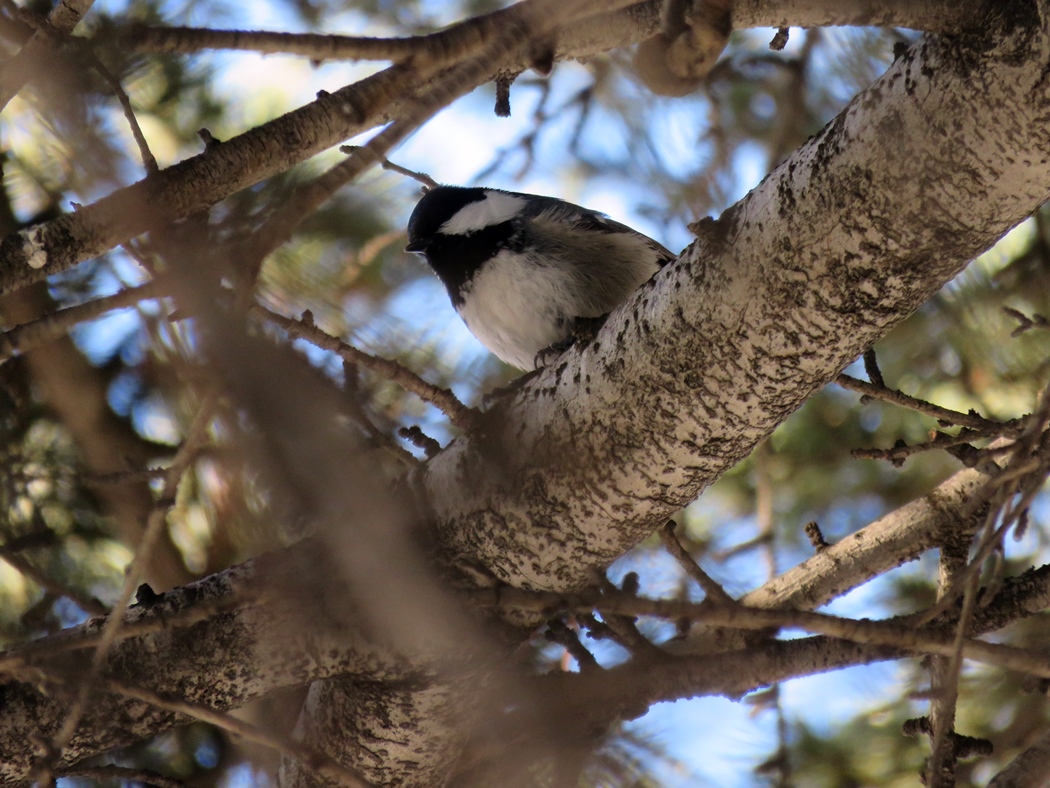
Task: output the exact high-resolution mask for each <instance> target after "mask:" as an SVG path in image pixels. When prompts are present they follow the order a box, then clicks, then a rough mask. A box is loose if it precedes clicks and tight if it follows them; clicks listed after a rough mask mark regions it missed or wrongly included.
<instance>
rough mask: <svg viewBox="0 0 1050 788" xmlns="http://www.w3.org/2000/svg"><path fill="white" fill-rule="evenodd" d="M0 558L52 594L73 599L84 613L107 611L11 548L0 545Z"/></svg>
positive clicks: (102, 612) (91, 598)
mask: <svg viewBox="0 0 1050 788" xmlns="http://www.w3.org/2000/svg"><path fill="white" fill-rule="evenodd" d="M0 560H3V561H6V562H7V563H8V564H10V565H11V566H13V567H14V568H15V569H17V570H18V571H19V572H21V573H22V574H23V575H25V576H26V577H28V578H29V579H30V580H32V581H33V582H35V583H36V584H37V585H39V586H40V587H42V588H45V589H47V590H48V591H50V592H51V593H52V594H55V595H57V596H64V597H66V598H68V599H71V600H73V601H74V602H75V603H76V605H77V607H79V608H80V609H81V610H83V611H84V612H85V613H90V614H91V615H93V616H104V615H106V614H107V613H109V608H108V607H106V606H105V605H103V604H102V603H101V602H99V601H98V600H97V599H95V597H93V596H87V595H86V594H83V593H81V592H80V591H78V590H76V589H75V588H69V587H67V586H65V585H63V584H62V583H60V582H59V581H58V580H56V579H55V578H53V577H51V576H50V575H48V574H47V573H46V572H44V571H42V570H40V569H38V568H37V567H35V566H34V565H33V564H32V563H30V562H29V561H27V560H26V559H25V558H24V557H23V556H21V555H20V554H18V553H16V552H14V551H12V550H8V549H6V548H4V547H0Z"/></svg>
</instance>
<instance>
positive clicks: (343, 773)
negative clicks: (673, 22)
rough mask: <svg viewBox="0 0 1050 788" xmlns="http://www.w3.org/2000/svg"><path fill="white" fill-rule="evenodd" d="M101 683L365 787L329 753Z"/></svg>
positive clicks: (139, 690)
mask: <svg viewBox="0 0 1050 788" xmlns="http://www.w3.org/2000/svg"><path fill="white" fill-rule="evenodd" d="M103 684H104V685H105V687H106V689H108V690H109V691H110V692H115V693H118V694H120V695H124V696H126V697H129V698H135V699H136V700H140V701H142V702H144V703H149V704H150V705H152V706H156V707H158V708H161V709H165V710H167V711H172V712H175V713H176V714H185V715H186V716H188V717H192V718H194V719H197V720H201V721H202V722H207V723H209V724H211V725H215V726H216V727H219V728H222V729H223V730H225V731H229V732H230V733H232V734H234V735H236V736H240V737H241V738H243V739H246V740H248V741H250V742H254V743H255V744H261V745H262V746H264V747H268V748H270V749H271V750H274V751H275V752H278V753H280V754H281V755H282V756H284V757H286V758H294V759H295V760H297V761H299V762H300V763H302V764H304V765H305V766H307V767H308V768H309V769H310V770H311V771H314V772H317V773H318V774H320V775H322V776H324V777H327V778H328V779H330V780H334V781H335V782H336V783H338V784H339V785H344V786H347V787H348V788H368V786H369V785H370V783H369V782H368V781H367V780H365V779H364V778H363V777H361V775H359V774H357V773H356V772H354V771H353V770H351V769H349V768H347V767H346V766H343V765H342V764H341V763H339V762H338V761H336V760H335V759H334V758H332V757H331V756H330V755H327V754H325V753H322V752H320V751H318V750H315V749H313V748H311V747H308V746H307V745H305V744H301V743H300V742H297V741H294V740H292V739H290V738H287V737H285V736H281V735H279V734H277V733H271V732H269V731H265V730H263V729H262V728H260V727H259V726H257V725H252V724H251V723H248V722H245V721H244V720H239V719H237V718H236V717H233V716H231V715H229V714H226V713H224V712H221V711H216V710H214V709H209V708H207V707H205V706H199V705H197V704H194V703H187V702H186V701H184V700H180V699H178V698H173V697H171V696H169V695H161V694H160V693H157V692H153V691H152V690H148V689H146V688H144V687H137V686H134V685H131V684H127V683H125V682H123V681H117V680H116V679H105V680H104V681H103Z"/></svg>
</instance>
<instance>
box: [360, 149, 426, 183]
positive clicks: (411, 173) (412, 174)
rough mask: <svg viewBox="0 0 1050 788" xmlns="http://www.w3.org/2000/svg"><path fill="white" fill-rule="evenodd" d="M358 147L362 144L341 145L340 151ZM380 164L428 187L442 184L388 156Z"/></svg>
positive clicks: (385, 168)
mask: <svg viewBox="0 0 1050 788" xmlns="http://www.w3.org/2000/svg"><path fill="white" fill-rule="evenodd" d="M358 147H360V146H358V145H340V146H339V152H340V153H345V154H347V155H349V154H351V153H353V152H354V151H356V150H357V149H358ZM379 166H380V167H382V168H383V169H384V170H389V171H390V172H396V173H400V174H401V175H404V176H406V177H408V178H411V179H412V180H414V181H419V182H420V183H422V184H423V185H424V186H426V187H427V188H428V189H434V188H437V187H438V186H439V185H440V184H439V183H438V182H437V181H435V180H434V179H433V178H431V177H430V176H429V175H427V174H426V173H425V172H416V171H415V170H410V169H408V168H407V167H402V166H401V165H400V164H394V162H392V161H390V159H387V158H384V159H383V160H382V161H381V162H380V163H379Z"/></svg>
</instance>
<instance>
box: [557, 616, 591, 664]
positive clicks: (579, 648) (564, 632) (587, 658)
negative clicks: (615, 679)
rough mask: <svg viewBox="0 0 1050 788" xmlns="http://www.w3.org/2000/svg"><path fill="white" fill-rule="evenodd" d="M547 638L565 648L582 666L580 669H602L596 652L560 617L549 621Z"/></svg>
mask: <svg viewBox="0 0 1050 788" xmlns="http://www.w3.org/2000/svg"><path fill="white" fill-rule="evenodd" d="M547 639H548V640H550V641H551V642H552V643H557V644H558V645H559V646H561V647H562V648H564V649H565V650H566V651H567V652H568V653H569V656H571V657H572V658H573V659H575V660H576V662H577V664H578V665H579V666H580V671H581V672H582V671H590V670H601V665H599V664H598V660H596V659H595V658H594V654H592V653H591V652H590V651H588V650H587V648H586V647H585V646H584V645H583V643H581V642H580V638H579V636H578V635H577V634H576V633H575V632H574V631H573V630H572V629H571V628H570V627H569V625H568V624H566V623H565V622H564V621H562V620H561V619H560V618H552V619H551V620H550V621H549V622H547Z"/></svg>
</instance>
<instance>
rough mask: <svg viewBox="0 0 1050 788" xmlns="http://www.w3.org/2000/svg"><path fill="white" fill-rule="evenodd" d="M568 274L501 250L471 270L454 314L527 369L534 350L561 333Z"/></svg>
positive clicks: (569, 311) (568, 311) (567, 312)
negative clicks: (466, 287)
mask: <svg viewBox="0 0 1050 788" xmlns="http://www.w3.org/2000/svg"><path fill="white" fill-rule="evenodd" d="M570 292H571V285H570V282H569V274H567V273H565V272H563V271H559V270H558V269H556V268H553V267H549V266H541V265H537V264H536V263H534V262H532V261H529V260H527V259H526V258H524V257H522V255H520V254H518V253H514V252H508V251H506V250H504V251H502V252H500V253H499V254H498V255H496V257H494V258H493V259H492V260H490V261H489V262H488V263H486V264H485V265H484V266H482V268H481V269H480V270H479V271H478V272H477V273H476V274H475V275H474V278H473V279H472V280H471V283H470V286H469V290H468V291H467V292H466V293H464V301H463V304H462V305H461V306H460V307H459V314H460V317H462V318H463V321H464V322H465V323H466V324H467V327H468V328H469V329H470V331H471V333H472V334H474V336H476V337H477V338H478V339H479V340H480V341H481V344H483V345H484V346H485V347H487V348H488V349H489V350H491V351H492V352H493V353H495V354H496V355H497V356H499V357H500V358H501V359H503V360H504V361H506V362H507V363H508V364H513V365H514V366H515V367H518V368H519V369H533V367H534V366H535V358H536V354H537V353H538V352H539V351H541V350H543V349H544V348H546V347H549V346H550V345H551V344H553V343H554V342H557V341H559V340H561V339H564V338H565V337H566V336H567V335H568V333H569V329H570V326H569V325H568V323H567V316H575V313H576V311H578V310H576V308H575V306H574V305H573V304H572V303H571V302H570V301H569V300H568V298H567V295H568V293H570Z"/></svg>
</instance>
